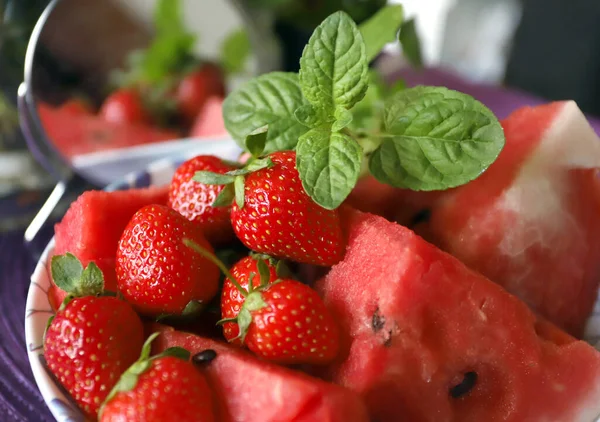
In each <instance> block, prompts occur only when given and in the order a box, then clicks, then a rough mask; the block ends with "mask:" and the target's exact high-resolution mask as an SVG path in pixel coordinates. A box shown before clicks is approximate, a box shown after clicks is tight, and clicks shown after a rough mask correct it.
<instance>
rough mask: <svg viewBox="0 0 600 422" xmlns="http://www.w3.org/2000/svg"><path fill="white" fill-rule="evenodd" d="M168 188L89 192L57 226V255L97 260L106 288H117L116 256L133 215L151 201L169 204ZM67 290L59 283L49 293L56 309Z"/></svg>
mask: <svg viewBox="0 0 600 422" xmlns="http://www.w3.org/2000/svg"><path fill="white" fill-rule="evenodd" d="M167 197H168V187H160V188H158V187H152V188H145V189H130V190H126V191H115V192H104V191H87V192H84V193H83V194H81V196H79V198H77V200H76V201H75V202H73V203H72V204H71V206H70V207H69V209H68V210H67V213H66V214H65V216H64V217H63V219H62V221H61V222H60V223H58V224H57V225H56V226H55V227H54V234H55V247H54V255H62V254H64V253H66V252H70V253H72V254H73V255H75V256H76V257H77V258H79V260H80V261H81V262H82V264H83V265H84V266H85V265H87V264H88V263H89V262H91V261H94V262H95V263H96V265H98V267H100V269H101V270H102V272H103V273H104V278H105V288H106V289H107V290H110V291H116V289H117V284H116V274H115V257H116V253H117V244H118V243H119V239H120V238H121V234H122V233H123V230H125V227H126V226H127V223H129V220H130V219H131V217H133V214H135V212H136V211H137V210H139V209H140V208H142V207H143V206H146V205H150V204H161V205H166V203H167ZM65 296H66V293H65V292H64V291H62V290H60V289H59V288H58V287H56V286H54V285H53V286H52V289H51V290H50V292H49V299H50V304H51V305H52V307H53V308H54V309H56V308H57V307H58V306H59V305H60V304H61V303H62V301H63V299H64V298H65Z"/></svg>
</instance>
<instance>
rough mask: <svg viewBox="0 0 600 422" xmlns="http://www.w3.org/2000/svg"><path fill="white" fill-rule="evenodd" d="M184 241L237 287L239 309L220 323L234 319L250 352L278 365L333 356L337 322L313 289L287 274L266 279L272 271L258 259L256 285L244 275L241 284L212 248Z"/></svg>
mask: <svg viewBox="0 0 600 422" xmlns="http://www.w3.org/2000/svg"><path fill="white" fill-rule="evenodd" d="M184 243H185V244H186V245H188V246H189V247H190V248H192V249H194V250H195V251H196V252H198V253H199V254H200V255H202V256H204V257H206V258H208V259H211V260H212V261H213V262H214V263H215V264H216V265H218V266H219V267H220V268H221V269H222V270H223V272H224V273H225V275H226V277H227V279H228V281H229V282H230V283H231V284H232V285H233V286H235V288H236V289H238V291H239V293H240V294H241V296H242V297H243V304H242V306H241V308H240V310H239V313H238V314H237V315H236V316H235V317H234V318H231V319H223V320H221V322H222V323H236V324H237V325H238V330H239V337H238V338H239V339H240V340H241V342H242V344H245V345H246V346H247V347H248V349H250V350H251V351H252V352H254V354H256V355H258V356H260V357H262V358H265V359H268V360H270V361H274V362H277V363H281V364H327V363H330V362H331V361H333V360H334V359H335V358H336V356H337V353H338V351H339V348H340V332H339V327H338V326H337V324H336V322H335V320H334V318H333V316H332V315H331V313H330V312H329V311H328V309H327V307H326V306H325V303H324V302H323V300H321V298H320V297H319V295H318V294H317V292H316V291H314V290H313V289H311V288H310V287H308V286H307V285H305V284H302V283H300V282H299V281H296V280H292V279H283V280H281V279H278V280H276V281H274V282H273V283H270V278H271V271H270V270H269V269H268V268H264V267H263V268H262V269H261V267H260V266H259V265H260V264H257V269H258V270H259V274H258V277H259V278H260V284H259V286H258V287H257V288H254V284H255V283H254V280H252V283H251V282H250V276H248V283H247V284H248V289H245V288H244V287H242V286H241V285H240V283H239V282H238V280H237V279H236V278H235V277H234V276H233V275H232V274H231V273H229V271H228V270H227V269H226V268H225V266H224V265H223V264H222V263H221V262H220V261H219V260H218V259H217V258H216V257H215V256H214V255H213V254H212V253H211V252H209V251H206V250H205V249H203V248H202V247H200V246H199V245H196V244H194V242H192V241H190V240H188V239H186V240H184ZM244 273H245V272H244ZM243 275H244V274H243ZM230 297H231V295H230ZM221 306H223V303H221Z"/></svg>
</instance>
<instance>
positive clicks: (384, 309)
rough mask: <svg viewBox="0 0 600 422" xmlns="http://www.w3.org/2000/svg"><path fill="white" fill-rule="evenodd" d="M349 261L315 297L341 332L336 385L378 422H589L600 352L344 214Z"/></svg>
mask: <svg viewBox="0 0 600 422" xmlns="http://www.w3.org/2000/svg"><path fill="white" fill-rule="evenodd" d="M344 218H345V219H346V225H347V227H348V228H349V229H348V231H349V243H348V248H347V253H346V256H345V258H344V260H343V261H342V262H341V263H339V264H337V265H336V266H334V267H333V268H332V270H331V271H330V272H329V274H328V275H327V276H326V277H325V278H324V279H322V280H321V281H320V282H319V283H318V284H317V288H318V290H320V292H322V294H323V297H324V300H325V302H326V303H327V304H328V305H329V306H330V307H331V310H332V311H333V312H334V313H335V314H336V315H337V316H338V318H339V321H340V322H341V324H342V326H343V327H344V330H345V333H346V336H347V338H346V341H345V353H344V357H343V358H342V359H340V362H337V363H335V364H334V365H333V366H331V367H330V368H329V370H328V373H327V377H328V379H331V380H332V381H334V382H336V383H339V384H341V385H343V386H346V387H348V388H351V389H353V390H355V391H356V392H358V393H360V394H361V396H362V397H363V398H364V400H365V401H366V403H367V407H368V408H369V411H370V414H371V416H372V417H373V418H374V420H379V421H411V422H434V421H435V422H448V421H460V422H471V421H473V422H475V421H477V422H480V421H511V422H523V421H532V422H533V421H535V422H539V421H569V422H579V421H581V422H589V421H592V420H594V418H595V417H596V416H597V415H599V414H600V353H598V352H597V351H596V350H595V349H593V348H592V347H591V346H589V345H588V344H587V343H585V342H582V341H578V340H575V339H574V338H572V337H570V336H569V335H567V334H565V333H564V332H562V331H561V330H559V329H557V328H556V327H555V326H553V325H551V324H549V323H546V322H545V321H540V320H538V319H536V317H535V316H534V314H533V313H532V312H531V311H530V310H529V309H528V308H527V306H526V305H525V304H524V303H522V302H521V301H519V300H518V299H517V298H516V297H514V296H512V295H510V294H509V293H507V292H506V291H505V290H503V289H502V288H501V287H500V286H498V285H497V284H495V283H493V282H491V281H489V280H487V279H486V278H484V277H483V276H481V275H479V274H478V273H476V272H474V271H472V270H470V269H468V268H467V267H466V266H465V265H464V264H462V263H461V262H460V261H458V260H457V259H456V258H454V257H452V256H451V255H449V254H447V253H445V252H442V251H441V250H439V249H437V248H436V247H435V246H433V245H431V244H429V243H427V242H425V241H424V240H423V239H422V238H420V237H419V236H417V235H415V234H414V232H412V231H411V230H409V229H407V228H405V227H403V226H400V225H398V224H395V223H391V222H389V221H386V220H385V219H383V218H381V217H378V216H374V215H371V214H364V213H360V212H358V211H352V212H350V213H348V214H347V215H345V217H344Z"/></svg>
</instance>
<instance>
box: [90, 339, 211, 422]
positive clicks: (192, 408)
mask: <svg viewBox="0 0 600 422" xmlns="http://www.w3.org/2000/svg"><path fill="white" fill-rule="evenodd" d="M157 335H158V334H155V335H153V336H151V337H150V338H149V339H148V341H147V342H146V344H145V345H144V351H143V352H142V356H141V357H140V359H139V360H138V361H137V362H135V363H134V364H133V366H131V368H129V369H128V370H127V372H126V373H125V374H124V375H123V377H122V378H121V381H119V383H118V384H117V385H116V386H115V388H114V390H113V391H111V393H110V396H109V397H108V399H107V401H106V404H105V405H104V406H103V407H102V411H101V414H100V421H101V422H122V421H152V422H167V421H203V422H212V421H215V420H216V418H215V415H214V406H213V402H212V392H211V390H210V387H209V385H208V382H207V381H206V378H205V376H204V375H203V374H202V372H201V371H200V370H199V369H198V368H196V367H195V366H194V364H193V363H191V362H190V361H189V352H187V351H186V350H184V349H179V350H177V351H174V350H173V349H167V350H166V351H165V352H164V353H163V354H162V355H158V356H154V357H152V358H150V357H149V354H150V342H151V341H152V340H153V339H154V338H155V337H156V336H157ZM172 354H175V356H173V355H172Z"/></svg>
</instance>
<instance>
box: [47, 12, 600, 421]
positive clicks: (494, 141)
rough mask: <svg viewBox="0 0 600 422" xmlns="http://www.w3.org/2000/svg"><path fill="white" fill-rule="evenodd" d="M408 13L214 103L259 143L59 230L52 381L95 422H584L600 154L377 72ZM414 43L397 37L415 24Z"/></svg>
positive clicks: (570, 109)
mask: <svg viewBox="0 0 600 422" xmlns="http://www.w3.org/2000/svg"><path fill="white" fill-rule="evenodd" d="M401 24H402V8H401V6H387V7H386V8H384V9H383V10H382V11H381V12H379V13H378V14H376V15H374V16H373V17H372V18H371V19H370V20H369V21H367V22H365V23H363V24H361V25H360V26H358V25H357V24H356V23H355V22H354V21H353V20H352V19H351V18H350V17H349V16H348V15H347V14H345V13H343V12H336V13H334V14H332V15H331V16H329V17H328V18H327V19H326V20H325V21H323V23H321V25H319V26H318V27H317V29H316V30H315V32H314V33H313V35H312V37H311V38H310V41H309V43H308V44H307V46H306V48H305V49H304V53H303V55H302V59H301V61H300V65H301V69H300V72H299V74H292V73H282V72H274V73H269V74H265V75H261V76H259V77H258V78H255V79H253V80H251V81H249V82H248V83H247V84H246V85H244V86H242V87H240V88H239V89H238V90H237V91H234V92H232V93H231V94H230V95H229V96H228V97H227V98H226V100H225V102H224V105H223V119H224V122H225V125H226V127H227V130H228V131H229V133H230V134H231V135H232V137H234V138H235V139H236V141H237V142H238V143H239V145H240V146H241V147H242V148H243V149H244V154H242V155H241V157H240V160H239V161H237V162H229V161H224V160H222V159H220V158H219V157H215V156H208V155H201V156H197V157H194V158H192V159H190V160H188V161H186V162H185V163H183V164H182V165H181V166H180V167H179V168H178V169H177V171H176V172H175V174H174V176H173V178H172V181H171V183H170V185H168V186H165V187H151V188H144V189H131V190H128V191H122V192H101V191H90V192H86V193H84V194H83V195H82V196H81V197H80V198H79V199H78V200H77V201H76V202H74V203H73V204H72V205H71V207H70V209H69V211H68V212H67V213H66V215H65V217H64V219H63V220H62V221H61V222H60V223H59V224H58V225H57V226H56V248H55V250H54V255H53V257H52V259H51V262H50V263H49V266H50V268H49V269H50V272H51V275H52V288H51V290H50V292H49V294H50V297H51V302H52V304H53V307H54V308H55V310H56V315H55V316H54V317H53V318H52V319H51V320H50V321H49V322H48V328H47V332H46V335H45V339H44V354H45V358H46V361H47V363H48V368H49V369H50V371H51V372H52V373H53V374H54V375H55V377H56V379H57V380H58V381H59V382H60V383H61V384H62V386H63V387H64V388H65V389H66V390H67V391H68V393H69V394H70V395H71V396H72V398H73V399H74V401H75V402H76V403H77V404H78V405H79V407H80V408H81V410H82V411H83V412H85V414H86V415H87V417H88V418H90V419H92V420H99V421H104V422H106V421H124V420H126V421H159V422H160V421H171V420H180V421H240V422H254V421H256V422H287V421H290V422H291V421H298V422H300V421H306V422H309V421H332V422H335V421H339V422H342V421H343V422H348V421H350V422H354V421H356V422H367V421H380V422H396V421H411V422H433V421H436V422H437V421H442V422H453V421H460V422H471V421H473V422H475V421H512V422H523V421H528V422H543V421H544V422H545V421H565V422H567V421H568V422H589V421H591V420H593V419H594V418H596V417H597V416H598V415H600V353H599V352H598V351H597V350H596V349H595V348H594V347H592V346H591V345H590V344H588V343H586V342H584V341H582V340H580V339H579V338H580V337H581V335H582V333H583V330H584V325H585V322H586V320H587V319H588V318H589V316H590V314H591V311H592V306H593V303H594V302H595V298H596V294H597V289H598V283H599V282H600V265H599V264H598V263H599V262H600V243H598V242H600V241H599V240H598V239H600V236H598V234H600V233H597V231H596V228H597V227H599V226H598V223H597V221H596V220H597V216H598V215H600V213H599V212H598V211H600V189H599V188H600V186H598V179H597V168H599V167H600V140H599V139H598V137H597V136H596V135H595V133H594V132H593V131H592V129H591V128H590V127H589V125H588V124H587V122H586V120H585V118H584V117H583V115H582V114H581V112H580V111H579V110H578V108H577V106H576V105H575V104H574V103H572V102H564V103H554V104H549V105H544V106H540V107H537V108H533V109H522V110H517V111H515V113H514V114H513V115H511V116H510V117H508V118H507V119H506V120H504V121H502V122H499V121H498V119H497V118H496V117H495V116H494V114H493V113H492V112H491V111H490V110H489V109H487V108H486V107H485V106H484V105H483V104H481V103H479V102H477V101H476V100H474V99H473V98H471V97H470V96H468V95H465V94H463V93H460V92H456V91H451V90H449V89H446V88H443V87H425V86H419V87H414V88H406V87H404V86H402V85H401V84H397V85H394V86H393V87H388V86H387V85H384V84H383V82H382V81H381V80H380V79H379V78H377V75H374V74H373V72H372V71H370V70H369V63H370V62H371V61H372V60H373V59H374V58H375V57H376V55H377V53H378V52H379V51H380V50H381V48H382V47H383V45H384V44H386V43H388V42H390V41H393V40H394V39H396V37H397V34H398V30H399V28H401ZM400 32H402V31H400Z"/></svg>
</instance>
